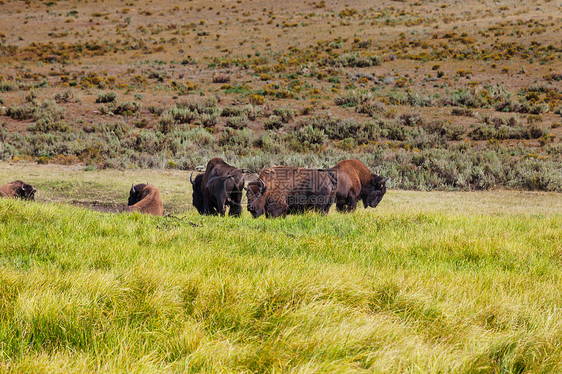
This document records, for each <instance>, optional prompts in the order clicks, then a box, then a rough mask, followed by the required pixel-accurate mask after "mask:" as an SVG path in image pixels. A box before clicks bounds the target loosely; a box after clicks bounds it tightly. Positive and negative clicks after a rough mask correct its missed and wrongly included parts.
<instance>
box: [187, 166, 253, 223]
mask: <svg viewBox="0 0 562 374" xmlns="http://www.w3.org/2000/svg"><path fill="white" fill-rule="evenodd" d="M190 181H191V184H192V186H193V205H194V206H195V208H196V209H197V211H198V212H199V213H200V214H213V215H214V214H220V215H221V216H224V214H225V213H226V206H229V207H230V209H229V212H228V215H230V216H240V214H241V213H242V204H241V201H242V189H243V188H244V176H243V175H242V172H241V171H240V170H238V169H237V168H235V167H234V166H231V165H229V164H227V163H226V162H224V160H223V159H220V158H213V159H211V160H210V161H209V162H208V163H207V169H206V170H205V173H204V174H199V175H198V176H197V177H195V179H193V173H192V175H191V177H190Z"/></svg>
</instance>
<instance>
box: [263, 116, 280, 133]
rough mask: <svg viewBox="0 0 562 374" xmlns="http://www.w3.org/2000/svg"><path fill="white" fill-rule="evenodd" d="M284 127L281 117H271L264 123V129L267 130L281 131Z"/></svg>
mask: <svg viewBox="0 0 562 374" xmlns="http://www.w3.org/2000/svg"><path fill="white" fill-rule="evenodd" d="M283 126H284V123H283V121H282V120H281V117H279V116H276V115H271V116H269V118H268V119H266V120H265V121H264V123H263V128H264V129H266V130H279V129H281V128H282V127H283Z"/></svg>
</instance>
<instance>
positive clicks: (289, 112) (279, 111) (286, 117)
mask: <svg viewBox="0 0 562 374" xmlns="http://www.w3.org/2000/svg"><path fill="white" fill-rule="evenodd" d="M273 113H274V114H275V115H276V116H278V117H279V118H280V119H281V121H282V122H284V123H289V122H290V121H292V120H293V118H294V117H295V111H294V110H293V109H290V108H276V109H273Z"/></svg>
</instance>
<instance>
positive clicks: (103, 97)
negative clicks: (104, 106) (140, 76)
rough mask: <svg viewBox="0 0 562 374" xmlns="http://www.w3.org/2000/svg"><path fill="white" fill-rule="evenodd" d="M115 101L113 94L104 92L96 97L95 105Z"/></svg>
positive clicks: (115, 95) (114, 94)
mask: <svg viewBox="0 0 562 374" xmlns="http://www.w3.org/2000/svg"><path fill="white" fill-rule="evenodd" d="M116 100H117V94H116V93H115V92H105V93H101V94H99V95H98V97H97V99H96V103H113V102H115V101H116Z"/></svg>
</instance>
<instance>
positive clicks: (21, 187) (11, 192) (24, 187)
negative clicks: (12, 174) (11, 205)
mask: <svg viewBox="0 0 562 374" xmlns="http://www.w3.org/2000/svg"><path fill="white" fill-rule="evenodd" d="M35 192H37V190H36V189H35V188H33V186H32V185H30V184H27V183H24V182H22V181H15V182H11V183H8V184H3V185H1V186H0V197H19V198H21V199H25V200H34V199H35Z"/></svg>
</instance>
